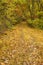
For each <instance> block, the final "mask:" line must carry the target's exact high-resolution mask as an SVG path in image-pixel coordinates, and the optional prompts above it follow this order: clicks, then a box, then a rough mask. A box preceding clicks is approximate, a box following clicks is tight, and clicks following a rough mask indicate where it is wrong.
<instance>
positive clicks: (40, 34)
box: [0, 24, 43, 65]
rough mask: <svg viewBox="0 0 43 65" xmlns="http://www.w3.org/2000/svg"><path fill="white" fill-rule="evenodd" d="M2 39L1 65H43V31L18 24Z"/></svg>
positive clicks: (0, 44)
mask: <svg viewBox="0 0 43 65" xmlns="http://www.w3.org/2000/svg"><path fill="white" fill-rule="evenodd" d="M5 33H6V35H3V36H2V37H1V38H0V65H43V31H41V30H38V29H33V28H29V27H28V26H27V25H24V24H18V25H17V26H15V27H13V28H12V30H8V31H6V32H5Z"/></svg>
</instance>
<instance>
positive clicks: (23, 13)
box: [0, 0, 43, 30]
mask: <svg viewBox="0 0 43 65" xmlns="http://www.w3.org/2000/svg"><path fill="white" fill-rule="evenodd" d="M23 21H24V22H25V21H26V22H27V24H28V25H29V26H31V27H37V28H41V29H43V0H0V30H2V29H4V28H11V27H12V26H13V25H15V24H17V23H20V22H23Z"/></svg>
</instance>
